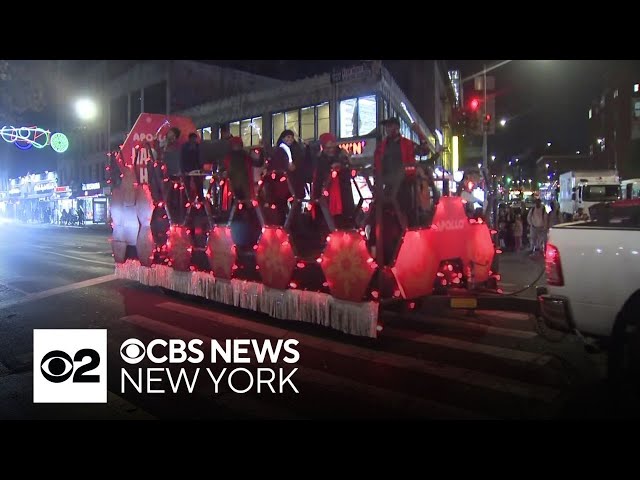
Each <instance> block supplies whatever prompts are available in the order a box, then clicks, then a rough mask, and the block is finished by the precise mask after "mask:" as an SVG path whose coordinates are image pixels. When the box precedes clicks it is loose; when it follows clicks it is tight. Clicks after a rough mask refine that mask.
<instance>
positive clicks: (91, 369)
mask: <svg viewBox="0 0 640 480" xmlns="http://www.w3.org/2000/svg"><path fill="white" fill-rule="evenodd" d="M33 402H34V403H107V331H106V330H104V329H100V330H99V329H84V330H82V329H68V330H65V329H57V330H53V329H47V330H42V329H35V330H34V331H33Z"/></svg>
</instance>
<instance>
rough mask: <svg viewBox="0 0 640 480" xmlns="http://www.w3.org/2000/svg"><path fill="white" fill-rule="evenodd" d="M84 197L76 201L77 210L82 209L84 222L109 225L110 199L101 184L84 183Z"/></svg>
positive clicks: (79, 197)
mask: <svg viewBox="0 0 640 480" xmlns="http://www.w3.org/2000/svg"><path fill="white" fill-rule="evenodd" d="M82 192H83V194H82V195H79V196H78V197H77V198H76V199H75V200H76V209H77V208H78V207H80V208H82V210H83V211H84V220H85V222H87V223H107V221H108V198H107V196H106V195H105V191H104V189H103V187H102V185H101V184H100V183H99V182H96V183H83V184H82Z"/></svg>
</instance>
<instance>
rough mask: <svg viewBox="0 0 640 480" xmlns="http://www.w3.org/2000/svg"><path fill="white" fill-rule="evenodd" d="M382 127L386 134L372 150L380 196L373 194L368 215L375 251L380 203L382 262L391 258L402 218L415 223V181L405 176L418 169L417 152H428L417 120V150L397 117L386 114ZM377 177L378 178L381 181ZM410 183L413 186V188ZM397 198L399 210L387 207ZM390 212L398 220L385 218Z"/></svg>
mask: <svg viewBox="0 0 640 480" xmlns="http://www.w3.org/2000/svg"><path fill="white" fill-rule="evenodd" d="M381 123H382V125H384V129H385V134H386V135H385V138H384V139H382V140H379V141H378V144H377V145H376V151H375V153H374V165H375V171H376V177H377V179H380V180H381V182H382V187H383V192H384V193H383V198H380V199H378V198H376V199H375V202H374V206H373V208H372V210H371V213H370V216H369V219H370V220H369V242H370V243H369V244H370V245H371V247H372V253H375V250H374V248H373V247H374V245H375V228H374V225H375V218H376V213H375V209H376V208H377V205H380V206H381V208H383V210H384V212H385V213H384V214H383V218H384V219H385V220H384V240H383V244H384V246H385V254H384V257H385V262H388V261H390V260H391V256H392V255H393V252H394V251H395V248H394V247H395V243H394V239H397V238H400V237H401V236H402V231H401V228H400V225H401V221H400V220H401V219H404V220H405V221H406V222H407V225H408V226H409V227H413V226H416V224H417V223H418V215H417V214H418V205H417V192H416V190H415V188H416V184H415V182H413V183H412V182H409V181H408V179H409V178H411V177H414V176H415V175H416V174H417V173H418V167H417V164H416V154H419V155H426V154H427V152H428V146H427V138H426V135H424V133H423V132H422V130H421V129H420V127H419V126H418V125H417V124H415V123H414V124H413V125H412V129H413V130H414V131H415V132H416V133H417V134H418V136H419V137H420V141H421V143H420V145H419V146H418V149H417V150H418V151H417V152H416V147H415V145H414V143H413V141H411V140H410V139H408V138H404V137H403V136H402V135H401V134H400V121H399V120H398V119H397V118H395V117H392V118H388V119H387V120H384V121H383V122H381ZM380 180H377V181H380ZM412 187H413V188H412ZM393 198H396V199H397V201H398V205H399V207H400V211H396V209H392V208H390V202H389V201H390V200H391V199H393ZM390 215H396V216H399V217H401V218H398V222H392V221H388V220H389V218H390Z"/></svg>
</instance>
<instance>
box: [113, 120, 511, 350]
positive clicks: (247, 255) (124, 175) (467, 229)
mask: <svg viewBox="0 0 640 480" xmlns="http://www.w3.org/2000/svg"><path fill="white" fill-rule="evenodd" d="M172 127H177V128H179V129H180V130H181V131H182V132H186V133H185V134H183V135H182V136H181V137H180V138H179V140H178V146H179V145H180V144H181V143H183V142H184V141H186V137H187V134H188V133H190V132H195V131H196V128H195V125H194V124H193V122H192V121H191V120H190V119H189V118H185V117H178V116H166V115H156V114H147V113H143V114H141V115H140V117H139V118H138V120H137V122H136V124H135V125H134V128H133V129H132V130H131V132H130V133H129V135H128V137H127V139H126V141H125V142H124V144H123V145H122V146H121V148H120V150H119V151H118V152H113V153H110V154H109V155H110V158H111V161H110V162H109V166H108V167H107V169H108V170H109V172H108V173H109V174H110V179H109V180H108V182H109V183H111V186H112V201H111V218H112V228H113V236H112V240H111V245H112V248H113V256H114V259H115V264H116V274H117V276H118V277H119V278H123V279H129V280H134V281H136V282H140V283H142V284H144V285H148V286H156V287H162V288H164V289H167V290H171V291H175V292H179V293H182V294H188V295H195V296H198V297H203V298H206V299H209V300H212V301H214V302H219V303H222V304H226V305H232V306H235V307H238V308H241V309H247V310H252V311H255V312H261V313H264V314H267V315H269V316H270V317H273V318H277V319H283V320H291V321H300V322H307V323H312V324H318V325H322V326H325V327H330V328H333V329H336V330H339V331H342V332H345V333H347V334H351V335H357V336H365V337H374V338H375V337H377V336H378V334H379V332H381V331H382V325H381V323H380V321H379V320H380V312H381V308H383V306H384V305H386V304H387V303H388V302H406V303H407V304H411V305H415V302H416V301H420V299H424V298H428V297H430V296H434V295H443V294H447V292H448V291H449V289H466V290H469V289H475V288H478V286H486V287H493V288H494V289H495V285H496V278H497V277H498V275H497V273H495V272H493V271H492V267H491V265H492V263H493V260H494V255H495V254H496V249H495V247H494V243H493V241H492V232H491V231H490V229H489V228H488V226H487V225H486V223H485V222H484V221H483V219H482V218H481V217H478V216H474V215H471V214H470V213H469V209H468V208H467V205H466V201H465V200H464V199H463V198H462V197H460V196H443V197H441V198H440V199H439V201H438V203H437V205H435V204H432V205H431V206H430V208H431V215H430V219H429V221H428V223H427V224H425V225H424V226H420V227H409V226H407V224H406V222H404V221H402V218H404V217H405V216H404V215H403V213H402V212H399V211H398V210H399V206H398V203H397V202H395V201H391V202H390V203H389V206H388V208H390V209H391V210H395V212H396V213H397V218H398V219H399V221H398V222H397V224H396V225H395V228H396V229H398V228H399V229H400V230H399V231H400V232H401V234H400V235H399V236H394V237H393V239H392V242H391V243H392V244H390V245H384V246H383V247H384V248H382V249H377V250H376V249H374V248H372V246H371V244H370V242H368V238H367V237H368V232H367V230H366V228H365V225H367V224H368V220H369V218H368V217H369V216H370V215H372V209H371V206H372V205H374V204H375V201H376V199H375V196H376V188H375V172H374V171H373V169H372V167H371V166H369V165H361V166H358V167H350V168H349V169H348V170H346V171H336V170H332V171H331V172H330V173H329V175H328V176H327V178H326V180H325V181H324V183H323V187H322V188H323V191H322V194H321V195H319V196H318V198H316V199H312V198H311V197H309V196H308V195H307V196H306V197H301V198H296V196H295V195H294V193H291V196H290V197H289V199H288V205H287V214H286V221H285V222H283V224H281V225H280V224H273V223H270V219H271V218H273V215H271V214H272V213H273V212H272V211H270V210H273V209H275V208H276V205H275V203H274V202H273V200H272V199H270V192H272V191H273V188H269V187H270V186H274V185H275V184H278V183H284V184H286V185H287V186H288V188H289V191H290V192H294V191H295V189H294V188H293V186H292V183H291V181H290V178H289V174H288V173H287V172H277V171H265V172H264V173H263V175H262V177H261V179H260V181H259V182H257V186H256V188H255V192H253V193H252V197H251V198H250V199H249V200H243V201H239V200H238V199H236V198H235V197H234V194H233V189H232V188H229V185H228V179H227V178H225V177H224V176H221V175H218V174H217V173H216V172H195V173H192V174H190V175H173V174H172V170H175V168H173V167H172V166H171V163H174V164H175V162H176V157H175V155H174V156H173V157H171V156H170V155H167V156H166V157H164V158H163V159H160V157H159V156H158V155H157V154H156V148H157V145H158V144H161V143H162V142H163V140H164V139H165V137H166V135H167V132H168V131H169V129H170V128H172ZM344 175H347V176H348V177H349V181H350V182H351V183H352V185H353V187H352V188H353V191H354V192H355V194H354V206H355V212H354V214H353V215H352V216H351V218H352V220H353V221H352V224H351V225H349V228H337V227H336V225H335V224H334V222H333V219H332V216H331V208H330V207H331V205H332V204H331V202H332V198H330V197H331V195H334V194H335V193H334V192H336V189H335V188H333V187H334V185H333V182H336V181H338V179H339V178H338V177H339V176H344ZM191 176H200V177H201V178H202V179H203V187H204V188H203V191H202V193H203V195H202V196H201V198H200V196H198V197H195V196H194V193H193V189H191V188H189V181H190V177H191ZM378 194H379V192H378ZM311 214H312V216H313V217H317V218H319V219H320V221H317V219H316V223H315V224H314V225H316V226H315V227H314V230H313V232H312V233H310V230H309V229H308V228H306V227H305V223H304V221H302V220H301V218H302V217H305V218H306V217H307V216H310V215H311ZM377 225H378V227H377V232H378V236H379V238H380V239H381V240H380V242H382V241H385V242H387V240H386V237H385V236H384V235H383V233H382V232H381V230H382V229H383V228H386V226H385V225H386V224H385V222H384V221H383V222H379V224H377ZM340 227H344V225H340ZM312 237H313V238H312ZM383 239H384V240H383ZM379 244H380V243H379ZM374 250H375V251H376V252H377V254H373V253H372V252H373V251H374ZM381 250H383V251H386V252H387V253H386V254H384V253H383V252H381ZM212 308H215V305H214V304H212Z"/></svg>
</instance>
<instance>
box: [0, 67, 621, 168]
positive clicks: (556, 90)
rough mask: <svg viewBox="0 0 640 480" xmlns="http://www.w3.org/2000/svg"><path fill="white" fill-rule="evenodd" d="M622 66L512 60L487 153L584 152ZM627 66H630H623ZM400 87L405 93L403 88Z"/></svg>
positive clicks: (45, 159) (22, 160)
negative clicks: (594, 106)
mask: <svg viewBox="0 0 640 480" xmlns="http://www.w3.org/2000/svg"><path fill="white" fill-rule="evenodd" d="M206 62H207V63H213V64H217V65H220V66H227V67H232V68H238V69H242V70H246V71H251V72H252V73H257V74H262V75H267V76H272V77H276V78H281V79H283V80H296V79H300V78H304V77H308V76H312V75H316V74H320V73H325V72H330V71H331V70H332V68H334V67H338V68H339V67H345V66H349V65H354V64H357V63H358V62H360V60H337V61H336V60H242V61H232V60H221V61H218V60H207V61H206ZM410 62H411V60H383V64H384V65H385V66H386V67H387V68H388V69H389V70H390V71H391V73H392V74H393V75H394V76H396V78H401V77H403V71H406V70H407V68H408V67H409V65H410ZM497 62H499V60H447V61H446V66H447V68H449V69H451V68H457V69H460V70H461V74H462V76H463V77H465V76H468V75H471V74H473V73H476V72H479V71H481V70H482V65H483V63H486V64H487V65H493V64H495V63H497ZM621 63H623V62H621V61H591V60H589V61H588V60H547V61H534V60H514V61H512V62H511V63H509V64H507V65H505V66H503V67H500V68H498V69H496V70H495V71H493V72H491V73H490V75H491V74H492V75H494V76H495V79H496V89H497V90H498V92H499V96H498V98H497V101H496V116H497V118H498V119H499V118H502V117H506V118H507V119H511V121H510V122H509V124H508V125H507V127H506V128H505V129H500V128H499V129H498V133H497V134H496V135H494V136H491V137H490V138H489V152H490V154H496V155H497V156H498V160H501V161H505V160H506V159H508V158H509V157H513V156H516V155H518V154H522V153H523V152H526V151H527V150H531V149H538V148H540V147H542V146H543V145H546V142H548V141H550V142H552V143H553V145H554V151H556V152H558V153H560V152H561V153H575V151H576V150H580V151H582V152H584V151H585V150H586V149H587V148H586V144H587V120H588V116H587V112H588V110H589V105H590V103H591V101H592V100H593V99H594V98H596V97H597V96H598V95H599V94H600V93H601V90H602V87H603V85H604V76H605V74H606V73H607V72H610V71H612V70H614V69H615V68H617V67H618V66H620V64H621ZM624 63H627V64H628V63H629V62H624ZM399 83H400V86H401V88H403V89H404V90H405V91H406V90H407V88H406V87H405V86H403V85H402V83H401V82H399ZM45 119H46V112H43V113H42V114H38V115H36V114H34V118H33V122H32V123H34V124H39V122H42V121H45ZM0 155H2V156H3V157H4V158H8V159H10V164H12V168H11V175H16V174H23V173H26V172H27V171H29V170H30V171H34V170H38V169H40V170H44V169H45V168H49V169H53V168H55V155H56V154H55V152H53V151H52V150H51V149H50V148H45V149H43V150H40V151H37V150H34V149H32V150H29V151H27V152H22V151H19V150H18V149H17V148H15V147H14V146H12V145H8V144H5V143H4V142H0Z"/></svg>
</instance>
